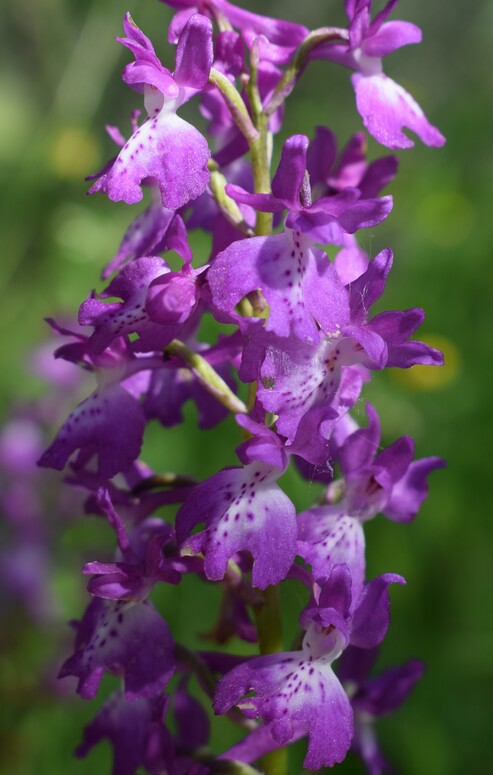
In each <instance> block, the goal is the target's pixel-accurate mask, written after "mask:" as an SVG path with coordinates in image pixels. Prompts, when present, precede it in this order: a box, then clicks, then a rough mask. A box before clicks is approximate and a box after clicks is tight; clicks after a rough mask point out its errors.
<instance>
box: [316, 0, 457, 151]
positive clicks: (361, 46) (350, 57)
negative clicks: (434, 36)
mask: <svg viewBox="0 0 493 775" xmlns="http://www.w3.org/2000/svg"><path fill="white" fill-rule="evenodd" d="M397 2H398V0H389V2H388V3H387V5H386V6H385V8H384V9H383V10H382V11H381V12H380V13H379V14H377V15H376V16H375V18H374V19H373V21H371V16H370V15H371V3H372V0H346V2H345V6H346V13H347V16H348V19H349V43H347V44H346V43H344V44H339V43H338V44H332V43H326V44H323V45H321V46H319V47H317V48H315V49H314V51H313V53H312V57H313V58H314V59H329V60H331V61H333V62H338V63H339V64H342V65H345V66H346V67H350V68H351V69H353V70H356V73H355V74H354V75H353V76H352V82H353V86H354V90H355V92H356V106H357V108H358V112H359V114H360V115H361V117H362V119H363V123H364V125H365V127H366V128H367V129H368V131H369V133H370V134H371V135H372V136H373V137H374V138H375V140H377V141H378V142H379V143H381V144H382V145H385V146H387V147H388V148H411V147H412V146H413V145H414V142H413V141H412V140H411V139H410V138H409V137H408V136H407V135H406V134H405V133H404V132H403V131H402V130H403V129H404V128H406V129H410V130H411V131H413V132H415V133H416V134H417V135H418V137H419V138H420V140H422V142H423V143H425V145H430V146H434V147H439V146H441V145H443V144H444V142H445V138H444V137H443V135H442V134H441V132H439V130H438V129H437V128H436V127H434V126H433V125H432V124H430V122H429V121H428V119H427V118H426V116H425V114H424V113H423V111H422V110H421V108H420V107H419V105H418V103H417V102H415V100H414V99H413V98H412V97H411V95H410V94H409V93H408V92H407V91H406V90H405V89H403V88H402V86H399V84H398V83H396V82H395V81H393V80H392V79H391V78H389V77H388V76H386V75H385V74H384V72H383V68H382V58H383V57H384V56H387V54H391V53H392V52H393V51H397V49H399V48H402V46H408V45H409V44H411V43H420V42H421V30H420V29H419V27H416V25H414V24H411V23H410V22H401V21H393V22H387V21H386V20H387V17H388V16H389V14H390V12H391V11H392V10H393V8H394V6H395V5H396V4H397Z"/></svg>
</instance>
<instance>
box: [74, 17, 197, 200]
mask: <svg viewBox="0 0 493 775" xmlns="http://www.w3.org/2000/svg"><path fill="white" fill-rule="evenodd" d="M124 28H125V33H126V35H127V37H126V38H120V39H119V40H120V42H121V43H123V45H124V46H127V48H129V49H130V50H131V51H132V53H133V54H134V56H135V62H132V63H131V64H130V65H127V67H126V68H125V70H124V71H123V80H124V81H125V82H126V83H127V84H129V85H130V86H132V87H133V88H134V89H136V90H137V91H140V92H142V93H143V94H144V101H145V106H146V110H147V114H148V117H147V119H146V121H145V122H144V123H143V124H142V125H141V126H140V127H139V128H138V129H136V131H135V132H134V133H133V135H132V137H131V138H130V140H128V142H127V143H125V145H124V146H123V148H122V150H121V151H120V153H119V154H118V156H117V157H116V160H115V162H114V163H113V164H112V166H111V168H110V169H109V170H108V171H107V172H105V173H104V174H103V175H102V176H101V177H100V178H99V180H98V181H97V182H96V183H95V184H94V185H93V186H92V188H91V190H90V192H89V193H91V194H93V193H95V192H96V191H103V192H104V193H106V194H108V196H109V198H110V199H112V200H113V201H115V202H119V201H121V200H123V201H124V202H126V203H127V204H133V203H134V202H139V201H140V200H141V199H142V196H143V194H142V189H141V183H142V182H143V181H145V182H148V181H151V182H152V183H154V184H156V185H157V186H158V187H159V190H160V192H161V199H162V204H163V207H166V208H168V209H169V210H177V209H178V208H179V207H182V206H183V205H184V204H186V203H187V202H189V201H190V200H191V199H196V198H197V197H198V196H200V194H201V193H202V192H203V191H204V189H205V187H206V185H207V181H208V180H209V173H208V171H207V162H208V160H209V156H210V152H209V148H208V146H207V141H206V140H205V138H204V137H203V136H202V135H201V134H200V132H199V131H198V130H197V129H195V127H193V126H192V125H191V124H189V123H188V122H187V121H185V120H184V119H182V118H180V117H179V116H177V115H176V111H177V110H178V108H179V107H180V106H181V105H183V103H184V102H186V101H187V100H189V99H190V98H191V97H193V96H194V95H195V94H197V93H198V92H199V91H200V90H201V89H202V87H203V86H204V85H205V84H206V83H207V80H208V77H209V71H210V68H211V65H212V29H211V25H210V22H209V21H208V20H207V19H206V18H205V17H204V16H201V15H199V14H196V15H194V16H193V17H191V18H190V19H189V20H188V22H187V24H186V25H185V27H184V29H183V31H182V33H181V35H180V39H179V41H178V46H177V50H176V66H175V71H174V73H173V75H172V74H171V73H170V71H169V70H167V69H166V68H165V67H163V65H162V64H161V63H160V61H159V59H158V58H157V56H156V54H155V52H154V48H153V46H152V43H151V41H150V40H149V38H147V37H146V36H145V35H144V34H143V33H142V32H141V31H140V30H139V28H138V27H137V26H136V24H135V22H134V21H133V19H132V18H131V16H130V14H127V16H126V17H125V20H124Z"/></svg>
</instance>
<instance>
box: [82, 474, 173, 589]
mask: <svg viewBox="0 0 493 775" xmlns="http://www.w3.org/2000/svg"><path fill="white" fill-rule="evenodd" d="M98 506H99V507H100V509H101V510H102V511H103V513H104V514H105V515H106V516H107V518H108V521H109V522H110V524H111V525H112V527H113V528H114V530H115V532H116V535H117V541H118V547H119V550H120V553H121V557H122V560H123V561H122V562H89V563H86V565H84V568H83V570H82V572H83V573H84V574H86V575H91V576H92V578H91V579H90V581H89V584H88V587H87V588H88V591H89V593H90V594H91V595H93V596H95V597H101V598H103V599H105V600H133V601H135V602H139V601H141V600H145V599H146V598H147V597H148V595H149V594H150V592H151V591H152V588H153V586H154V585H155V584H156V583H157V582H159V581H163V582H166V583H167V584H178V583H179V582H180V581H181V574H182V573H183V572H185V571H186V569H187V566H186V560H180V558H179V557H177V556H176V541H175V536H174V530H173V528H172V527H171V525H168V524H167V523H166V522H163V521H162V520H160V519H158V518H157V517H156V518H148V519H146V520H144V521H143V522H141V523H140V524H139V525H138V527H137V528H136V529H135V530H134V531H133V533H132V534H131V535H130V537H129V536H128V534H127V531H126V528H125V525H124V523H123V521H122V519H121V517H120V515H119V514H118V512H117V511H116V510H115V508H114V506H113V503H112V502H111V498H110V496H109V493H108V491H107V490H104V489H101V490H100V491H99V492H98Z"/></svg>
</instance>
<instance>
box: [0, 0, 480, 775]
mask: <svg viewBox="0 0 493 775" xmlns="http://www.w3.org/2000/svg"><path fill="white" fill-rule="evenodd" d="M243 4H244V5H245V6H246V5H248V8H251V9H253V10H258V11H263V12H264V13H269V14H271V15H284V16H285V17H286V18H290V19H293V20H296V21H300V22H303V23H304V24H306V25H307V26H320V25H321V24H329V23H343V15H342V10H341V9H342V5H343V3H342V0H332V1H331V2H324V3H321V2H320V0H307V2H305V3H303V4H302V6H301V5H300V4H299V3H298V2H296V1H295V0H283V2H277V1H275V0H272V2H253V0H252V2H249V3H248V4H247V3H246V2H244V3H243ZM126 10H130V11H131V13H132V15H133V16H134V18H135V20H136V22H137V23H138V24H139V26H140V27H141V28H142V29H143V30H144V32H147V33H148V34H149V35H150V36H151V37H152V39H153V41H154V43H155V46H156V49H157V51H158V53H160V54H162V56H163V59H164V61H166V62H167V63H168V64H171V62H172V59H171V57H170V54H171V51H170V49H168V48H167V45H166V30H167V21H168V20H169V18H170V11H169V9H168V8H167V7H165V6H163V5H161V4H160V3H158V2H157V1H156V0H139V1H138V0H133V2H132V0H125V1H124V0H92V2H90V1H89V0H86V1H85V2H80V0H37V1H36V3H33V2H32V0H16V2H15V3H10V4H9V5H8V6H7V7H5V8H4V9H3V13H2V16H3V21H2V26H1V29H0V41H1V47H0V58H1V60H2V65H3V67H2V72H1V75H0V104H1V106H2V120H1V122H0V175H1V181H2V185H1V188H0V198H1V205H0V219H1V221H2V224H1V240H2V241H1V246H2V251H1V252H2V258H1V261H0V288H1V297H2V304H1V305H0V330H1V331H2V334H3V336H2V347H1V356H0V357H1V360H0V401H1V412H2V417H4V418H5V417H6V416H8V407H9V404H10V403H11V402H12V401H13V400H18V399H20V398H21V397H24V396H28V395H32V394H35V393H36V392H37V391H38V389H39V386H38V385H37V384H36V383H35V382H34V381H33V382H32V383H31V382H30V381H29V380H28V379H27V378H26V376H25V361H26V357H27V354H28V352H29V351H31V350H32V348H33V347H34V346H35V344H36V343H39V342H41V341H42V340H43V338H44V337H45V336H46V327H45V324H44V323H43V322H42V318H43V317H44V316H46V315H51V314H55V313H56V314H58V315H60V314H61V313H66V314H72V315H73V314H74V312H75V311H76V310H77V307H78V304H79V303H80V302H81V301H82V300H83V299H84V298H85V296H86V295H87V293H88V291H89V290H90V289H91V288H93V287H95V286H96V287H97V288H98V290H101V288H102V285H101V283H100V282H99V280H98V277H99V272H100V269H101V267H102V266H103V264H104V263H106V261H107V260H108V259H109V258H110V257H111V256H112V255H113V253H114V251H115V249H116V247H117V245H118V243H119V239H120V238H121V235H122V234H123V231H124V229H125V227H126V225H127V224H128V223H129V221H130V219H131V218H132V217H133V216H134V214H135V212H136V211H137V210H138V209H139V206H138V205H137V206H136V210H132V211H131V210H130V209H129V208H128V207H126V206H125V205H122V204H113V203H111V202H109V201H107V200H106V198H104V197H102V196H97V197H93V198H91V199H87V198H86V196H85V192H86V190H87V185H86V183H84V181H83V178H84V176H85V175H87V174H89V173H91V172H93V171H95V170H96V169H98V168H99V167H100V166H101V165H102V163H104V162H105V161H106V160H107V158H109V156H110V155H112V153H113V149H112V147H111V142H110V141H109V139H108V138H107V137H106V135H105V133H104V129H103V126H104V124H105V123H111V124H117V125H119V126H120V127H122V129H123V131H124V132H125V131H126V129H127V126H128V123H127V122H128V116H129V113H130V111H131V110H132V109H133V108H135V107H139V106H140V100H139V96H138V95H136V94H135V93H133V92H131V91H130V90H129V89H127V87H126V86H125V85H124V84H123V83H122V82H121V80H120V77H119V73H120V71H121V69H122V67H123V65H124V64H125V63H126V62H127V61H128V60H129V55H128V52H126V50H124V49H123V48H122V47H121V46H119V45H118V44H117V43H115V42H114V40H113V38H114V36H115V35H119V34H120V32H121V19H122V16H123V13H124V11H126ZM394 18H403V19H408V20H410V21H413V22H415V23H416V24H418V25H419V26H420V27H422V29H423V31H424V38H425V40H424V43H423V45H422V46H420V47H419V48H416V47H409V48H408V49H403V50H401V51H400V52H397V53H396V54H394V55H393V56H391V57H390V58H389V59H388V60H387V62H386V72H387V73H388V74H389V75H391V76H392V77H394V78H395V79H396V80H397V81H398V82H400V83H402V85H403V86H405V87H406V88H409V90H410V91H411V92H412V94H413V95H414V97H415V98H416V99H417V100H418V101H419V102H420V104H421V105H422V107H423V108H424V110H425V112H426V113H427V115H428V117H429V118H430V120H431V121H432V122H433V123H435V124H437V125H438V126H439V128H440V129H441V130H442V131H443V132H444V134H445V135H446V136H447V139H448V142H447V145H446V146H445V147H444V148H443V149H441V150H433V149H428V148H425V147H423V146H422V145H420V144H419V141H418V142H417V145H416V148H414V149H412V150H410V151H407V152H405V153H401V154H400V159H401V165H400V173H399V176H398V178H397V181H396V182H395V183H394V184H393V185H392V187H391V190H390V193H392V194H393V195H394V211H393V213H392V214H391V216H390V218H389V219H388V221H387V222H386V223H384V224H382V225H381V226H380V227H378V229H375V230H373V231H370V232H365V233H364V234H363V244H364V245H365V247H366V248H367V250H368V251H369V252H370V253H371V254H372V255H375V254H376V253H377V252H378V250H380V249H381V248H382V247H385V246H387V245H390V246H391V247H392V248H393V250H394V253H395V257H396V261H395V268H394V270H393V272H392V275H391V279H390V281H389V285H388V289H387V292H386V294H385V297H384V306H385V308H390V309H392V308H397V309H399V308H407V307H412V306H422V307H424V308H425V310H426V312H427V321H426V324H425V326H424V327H423V329H422V335H423V338H425V339H426V340H427V341H429V342H430V343H432V344H435V345H437V346H439V347H442V348H443V350H444V351H445V354H446V360H447V363H446V366H445V367H444V368H443V369H441V370H440V369H437V370H432V369H413V370H411V371H409V372H405V373H392V370H389V372H390V373H385V374H376V375H375V379H374V383H373V384H372V386H371V389H370V390H368V391H367V396H368V397H369V398H371V400H372V401H373V402H374V404H375V405H376V407H377V408H378V410H379V412H380V414H381V417H382V423H383V428H384V442H385V443H391V442H392V441H393V440H394V439H395V438H396V437H397V436H398V435H401V434H403V433H408V434H411V435H412V436H414V438H415V439H416V444H417V454H418V455H419V456H425V455H431V454H438V455H442V456H443V457H445V458H446V459H447V461H448V468H447V469H446V470H445V471H439V472H437V473H436V474H434V475H433V476H432V478H431V494H430V497H429V499H428V501H427V503H426V504H425V506H424V508H423V509H422V512H421V514H420V515H419V518H418V519H417V520H416V522H415V523H414V524H412V525H411V526H409V527H405V526H399V525H394V524H391V523H389V522H388V521H386V520H384V519H383V518H379V519H377V520H375V521H374V522H372V523H370V524H369V525H368V532H367V534H368V544H369V547H368V557H369V572H370V575H371V576H373V575H375V574H377V573H382V572H385V571H395V572H398V573H402V574H403V575H404V576H405V577H406V578H407V580H408V586H407V587H406V588H405V589H398V590H396V591H394V592H393V605H392V613H393V620H392V626H391V629H390V632H389V635H388V638H387V641H386V643H385V644H384V648H383V650H382V664H391V663H397V662H399V661H404V660H406V659H408V658H410V657H412V656H419V657H421V658H423V659H424V660H425V661H426V662H427V665H428V671H427V674H426V676H425V678H424V680H423V681H422V682H421V684H420V685H419V686H418V687H417V688H416V690H415V692H414V694H413V695H412V697H411V698H410V700H409V702H408V704H407V705H406V706H405V707H404V708H403V709H402V710H401V711H400V712H399V713H398V714H396V715H395V716H394V717H392V718H389V719H388V720H386V721H383V722H382V723H381V724H380V735H381V739H382V744H383V747H384V750H385V751H386V753H387V755H388V757H389V759H390V760H391V761H393V762H394V763H395V764H396V765H397V766H398V768H399V770H400V771H401V772H402V773H404V774H408V775H411V774H412V775H414V774H415V773H426V774H428V773H430V775H455V773H462V772H463V771H464V770H465V769H466V768H467V771H468V772H469V773H471V775H472V773H474V775H480V774H483V773H484V774H485V775H486V774H487V773H490V772H491V771H492V765H491V746H490V737H491V732H490V727H491V719H492V718H493V713H492V710H493V708H492V702H491V699H492V696H493V680H492V679H493V667H492V665H493V628H492V625H491V620H492V611H493V605H492V603H491V600H490V598H491V594H490V593H491V589H492V583H491V582H492V576H493V561H492V558H491V556H492V548H493V543H492V539H493V528H492V520H491V515H490V510H491V507H490V498H491V495H490V492H491V480H490V476H491V472H490V461H489V457H488V454H489V448H490V445H488V446H487V441H488V440H490V438H491V408H490V405H489V402H490V393H491V386H490V383H489V379H490V378H491V376H492V373H493V369H492V365H491V352H492V348H491V343H490V342H491V324H490V315H491V307H492V296H493V269H492V266H491V263H490V254H489V246H490V245H491V244H492V237H493V218H492V216H491V207H492V196H491V181H492V179H493V153H492V139H491V138H492V130H493V122H492V117H493V116H492V113H493V110H492V100H491V93H492V82H491V67H487V65H486V63H487V62H488V61H489V59H490V52H491V47H492V42H493V39H492V33H491V30H492V29H493V3H492V2H491V0H478V2H476V3H474V4H471V3H468V2H466V0H455V2H454V3H450V2H446V0H437V2H435V3H430V2H429V1H427V0H412V2H411V0H407V2H406V0H402V2H401V4H400V8H399V9H398V12H397V13H394ZM329 73H330V75H329ZM330 79H332V80H330ZM317 123H326V124H328V125H330V126H331V127H332V128H333V129H334V130H335V131H336V132H337V134H338V135H339V138H340V140H341V142H344V141H345V140H346V138H347V137H348V136H349V135H350V134H351V133H352V132H354V131H357V130H358V129H359V128H360V123H359V117H358V114H357V113H356V109H355V106H354V98H353V92H352V89H351V86H350V83H349V77H348V72H347V71H344V70H342V69H340V70H339V69H337V68H336V67H335V66H333V67H329V66H327V65H320V64H317V65H315V66H314V67H313V68H312V69H311V70H309V71H308V72H307V73H306V74H305V76H304V78H303V79H302V81H301V83H300V85H299V87H298V90H297V92H295V94H294V95H293V96H292V97H291V98H290V100H289V101H288V106H287V113H286V123H285V127H284V132H283V136H286V135H288V134H291V133H294V132H303V133H306V134H311V133H312V130H313V126H314V125H315V124H317ZM369 147H370V158H375V157H376V156H377V155H382V154H383V153H386V151H385V149H379V148H378V147H377V146H376V144H375V143H373V142H370V146H369ZM201 244H202V243H201V241H200V239H199V240H198V241H197V242H196V245H197V248H198V249H200V247H201ZM359 411H360V413H361V416H363V405H362V406H361V408H360V410H359ZM186 414H187V422H186V433H184V429H183V428H179V429H173V430H172V431H169V432H161V431H160V430H159V429H158V428H151V429H150V432H149V438H148V441H147V445H146V457H147V460H148V462H150V463H151V464H153V465H155V466H156V468H158V469H161V470H165V469H167V468H174V469H175V470H178V471H179V472H182V473H186V472H189V473H194V474H196V475H199V476H202V477H203V476H207V475H210V474H212V473H213V472H214V471H215V470H217V467H218V466H220V465H226V464H230V463H231V462H232V458H231V452H230V450H231V449H232V446H233V445H234V444H235V443H236V440H237V434H236V431H235V427H234V424H233V423H231V422H228V423H226V425H225V427H224V428H221V429H218V430H215V431H212V432H209V433H208V434H206V435H204V434H198V433H197V432H196V431H195V430H194V425H195V414H194V411H193V410H190V411H188V412H187V413H186ZM490 443H491V442H490ZM286 487H287V489H288V490H289V492H290V494H291V495H292V497H293V498H294V499H295V501H296V504H297V506H298V507H300V508H306V507H307V506H308V505H309V504H310V502H311V500H312V499H313V497H314V496H315V495H316V492H317V491H316V489H315V488H313V487H310V486H309V485H308V484H307V483H303V482H301V481H300V480H299V479H298V478H297V477H296V475H295V474H292V475H289V476H288V478H287V482H286ZM46 518H47V519H48V520H49V518H50V515H49V514H47V517H46ZM101 544H102V545H103V546H104V547H106V550H108V549H109V547H110V546H111V535H110V534H109V532H108V530H107V529H106V527H105V526H104V525H103V524H102V523H101V522H98V521H97V520H93V519H91V518H85V519H84V520H82V521H80V522H76V523H75V524H74V525H72V526H71V527H70V528H67V529H66V530H65V531H63V533H62V534H61V535H60V547H61V558H60V564H59V569H58V571H57V576H56V579H55V583H56V586H57V589H58V592H59V594H60V596H61V600H62V605H63V607H64V612H63V613H64V618H66V619H69V618H76V617H78V616H80V614H81V612H82V610H83V606H84V604H85V603H84V602H83V601H84V600H85V594H84V592H83V582H82V580H81V579H80V578H79V577H78V567H77V563H78V562H79V560H78V558H79V557H80V556H81V553H82V556H83V558H84V559H85V560H90V559H95V558H96V556H95V553H96V552H97V557H98V559H103V557H102V556H101V552H102V551H104V550H100V549H99V548H98V547H99V546H100V545H101ZM74 558H77V559H75V565H74ZM199 594H200V598H199V600H200V606H195V607H193V602H194V601H196V600H197V598H198V595H199ZM204 595H208V598H210V600H211V606H212V608H213V609H216V608H217V602H218V597H217V590H212V591H210V592H208V593H207V592H206V591H205V590H204V589H203V587H201V588H200V592H199V591H197V588H196V587H193V586H192V587H190V585H188V584H187V583H186V584H184V585H182V587H180V588H179V589H178V590H173V596H172V597H173V599H172V600H171V599H170V598H171V596H170V595H168V594H162V595H160V598H162V599H161V601H160V604H161V610H162V611H163V614H164V615H165V616H166V618H167V619H168V620H169V622H170V625H171V626H172V628H173V630H174V631H177V632H178V633H179V634H180V635H179V636H180V637H182V638H185V637H188V635H192V634H193V633H195V632H200V631H202V632H203V631H204V630H207V629H208V628H209V627H210V625H211V622H212V617H213V615H214V614H211V613H210V611H208V610H207V608H206V606H205V605H204V604H203V600H204ZM208 598H207V599H208ZM284 603H285V609H286V611H285V613H286V617H289V614H290V613H291V618H292V619H293V618H294V617H295V616H297V613H298V608H299V594H298V590H297V588H296V587H291V586H289V588H288V590H287V592H286V594H285V600H284ZM0 639H1V640H0V645H1V649H2V650H1V653H0V659H1V668H0V687H1V694H2V697H3V698H4V699H3V702H2V713H1V716H2V727H1V731H0V773H1V775H31V773H36V774H37V775H48V773H50V775H52V774H53V773H62V772H63V773H70V775H89V773H91V774H92V773H96V775H105V773H109V771H110V749H109V747H108V746H107V745H106V744H103V745H101V746H100V747H99V750H97V751H94V752H93V753H92V754H91V755H90V756H89V758H88V759H87V760H83V761H77V760H75V759H73V758H72V750H73V748H74V747H75V745H76V744H77V743H78V741H79V739H80V735H81V729H82V726H83V724H84V723H86V722H87V720H88V719H90V718H91V717H92V716H93V714H94V713H95V710H96V709H97V707H99V705H100V700H99V698H98V699H97V700H96V701H94V702H91V703H84V702H83V701H82V700H79V699H78V698H75V699H74V698H73V697H72V696H71V695H70V693H69V692H67V696H66V697H65V698H64V699H63V700H60V699H57V700H54V699H53V698H52V696H51V694H50V692H49V691H48V690H47V688H46V685H47V682H46V680H45V677H46V676H45V673H46V671H47V670H48V671H49V670H50V669H52V672H53V673H55V672H56V669H57V665H59V664H60V661H61V660H62V659H63V658H64V657H65V656H66V655H67V654H68V653H69V650H70V642H71V640H70V639H71V636H70V633H69V631H68V628H66V629H65V628H63V629H61V628H60V627H56V628H55V627H54V628H53V630H50V629H45V630H42V629H41V630H39V631H36V630H34V629H33V627H32V626H31V625H30V623H29V620H28V619H27V617H26V616H24V615H23V614H22V611H20V610H19V612H18V613H17V614H16V615H14V616H13V615H12V613H11V614H9V618H8V621H6V622H4V623H3V625H2V628H1V635H0ZM53 641H57V643H56V645H54V644H53ZM194 642H195V644H200V643H201V641H200V640H199V639H197V638H195V641H194ZM47 665H48V666H50V665H52V666H53V667H52V668H49V667H47ZM105 686H106V684H105ZM107 686H108V687H110V688H111V687H112V686H113V684H112V683H111V681H108V683H107ZM215 740H216V742H217V743H218V745H219V744H220V743H219V738H217V737H216V738H215ZM293 768H294V769H293V775H294V773H296V775H297V773H298V772H299V770H300V766H299V764H293ZM340 769H341V771H343V772H344V771H345V772H354V773H359V772H362V771H363V770H362V768H361V766H360V765H359V763H358V762H356V761H355V760H352V759H351V758H348V760H347V763H345V764H344V765H342V766H341V767H340Z"/></svg>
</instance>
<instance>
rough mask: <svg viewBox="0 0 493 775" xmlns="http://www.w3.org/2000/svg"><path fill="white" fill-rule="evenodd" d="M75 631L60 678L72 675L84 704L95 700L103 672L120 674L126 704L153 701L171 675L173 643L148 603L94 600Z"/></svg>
mask: <svg viewBox="0 0 493 775" xmlns="http://www.w3.org/2000/svg"><path fill="white" fill-rule="evenodd" d="M74 626H75V628H76V632H77V636H76V640H75V652H74V654H73V655H72V656H71V657H70V658H69V659H68V660H67V661H66V662H65V663H64V664H63V665H62V668H61V670H60V678H65V677H66V676H68V675H75V676H77V678H78V679H79V681H78V686H77V691H78V693H79V694H80V695H81V696H82V697H83V698H84V699H87V700H89V699H92V698H93V697H95V696H96V693H97V691H98V688H99V684H100V683H101V679H102V677H103V674H104V673H105V672H111V673H116V674H117V675H123V677H124V681H125V697H126V698H127V699H128V700H130V701H133V700H138V699H151V698H153V697H157V696H158V695H159V694H160V693H161V692H162V690H163V689H164V688H165V686H166V685H167V683H168V681H169V679H170V678H171V676H172V675H173V672H174V669H175V664H174V659H173V640H172V638H171V635H170V632H169V629H168V625H167V624H166V622H165V621H164V619H162V618H161V616H160V614H158V612H157V611H156V609H155V608H154V606H153V605H152V604H151V603H150V602H149V601H144V602H141V603H133V602H123V601H116V602H113V601H107V600H102V599H101V598H94V599H93V600H92V601H91V602H90V603H89V606H88V608H87V610H86V612H85V614H84V616H83V618H82V620H81V621H80V622H77V623H75V625H74Z"/></svg>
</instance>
